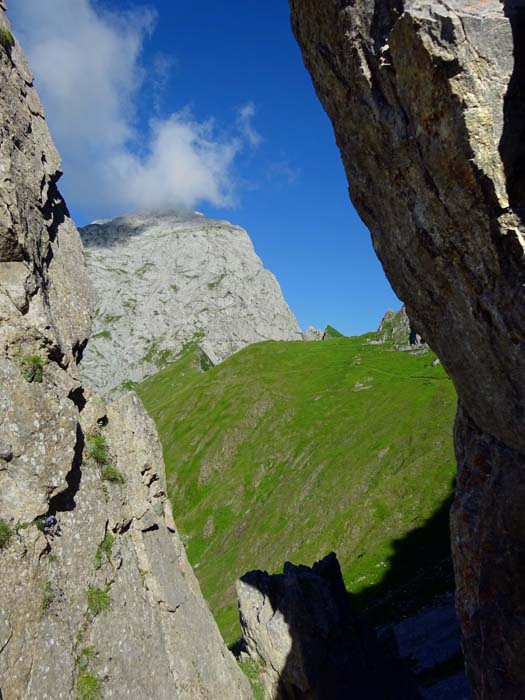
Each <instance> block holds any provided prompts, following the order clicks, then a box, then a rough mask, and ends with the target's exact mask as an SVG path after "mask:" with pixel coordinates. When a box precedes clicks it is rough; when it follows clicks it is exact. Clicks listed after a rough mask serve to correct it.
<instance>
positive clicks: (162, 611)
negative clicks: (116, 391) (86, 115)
mask: <svg viewBox="0 0 525 700" xmlns="http://www.w3.org/2000/svg"><path fill="white" fill-rule="evenodd" d="M2 9H3V8H2ZM0 31H1V32H2V40H1V41H0V115H1V120H0V320H1V323H0V524H1V533H2V537H1V538H0V698H2V700H74V699H75V698H86V697H90V698H93V697H100V698H103V697H105V698H114V699H115V700H124V699H125V698H130V697H135V698H152V699H153V698H155V700H176V699H179V700H219V699H221V700H222V699H223V698H224V699H226V698H228V699H230V698H231V700H248V698H250V697H251V691H250V689H249V684H248V682H247V680H246V679H245V678H244V676H243V675H242V674H241V672H240V670H239V669H238V667H237V665H236V663H235V661H234V659H233V656H232V655H231V654H230V653H229V652H228V651H227V650H226V648H225V647H224V644H223V642H222V640H221V637H220V634H219V631H218V629H217V627H216V625H215V622H214V621H213V619H212V617H211V614H210V612H209V610H208V608H207V606H206V604H205V602H204V599H203V598H202V596H201V593H200V589H199V586H198V584H197V581H196V579H195V577H194V575H193V572H192V570H191V568H190V566H189V564H188V561H187V558H186V554H185V551H184V547H183V546H182V544H181V541H180V538H179V536H178V534H177V531H176V529H175V525H174V523H173V519H172V515H171V509H170V506H169V503H168V501H167V498H166V486H165V475H164V465H163V461H162V449H161V446H160V443H159V440H158V436H157V433H156V430H155V427H154V425H153V423H152V421H151V420H150V419H149V417H148V416H147V414H146V412H145V410H144V409H143V407H142V405H141V403H140V401H139V399H138V398H137V397H136V396H135V395H134V394H127V395H126V396H124V397H122V398H121V399H120V400H119V401H118V402H117V403H112V404H109V405H106V404H105V403H104V402H103V401H102V399H100V398H98V397H97V396H96V395H93V394H91V393H90V392H89V391H87V390H85V389H84V388H83V386H82V384H81V382H80V380H79V372H78V366H77V361H78V360H79V359H80V356H81V353H82V349H83V347H84V345H85V342H86V339H87V337H88V334H89V328H90V321H91V314H92V299H93V296H92V292H91V289H90V285H89V283H88V278H87V273H86V270H85V266H84V261H83V252H82V246H81V242H80V238H79V235H78V232H77V230H76V228H75V226H74V224H73V223H72V221H71V219H70V218H69V215H68V212H67V208H66V206H65V204H64V201H63V199H62V198H61V196H60V194H59V192H58V189H57V187H56V183H57V180H58V178H59V176H60V163H59V159H58V155H57V153H56V150H55V148H54V146H53V143H52V141H51V137H50V135H49V132H48V130H47V127H46V124H45V120H44V116H43V110H42V107H41V105H40V102H39V100H38V97H37V95H36V93H35V91H34V88H33V81H32V77H31V73H30V71H29V68H28V66H27V64H26V62H25V59H24V57H23V55H22V53H21V50H20V48H19V46H18V43H17V42H16V41H15V40H14V39H12V37H11V34H10V27H9V23H8V21H7V19H6V17H5V15H4V13H3V11H0ZM97 440H98V453H97V452H96V449H95V448H96V446H97ZM49 516H54V517H56V518H57V520H58V525H59V532H55V533H54V534H52V533H51V532H49V531H48V532H45V531H44V529H43V527H44V525H43V519H44V518H47V517H49ZM88 689H90V694H87V690H88Z"/></svg>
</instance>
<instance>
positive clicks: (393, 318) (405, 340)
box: [374, 306, 425, 349]
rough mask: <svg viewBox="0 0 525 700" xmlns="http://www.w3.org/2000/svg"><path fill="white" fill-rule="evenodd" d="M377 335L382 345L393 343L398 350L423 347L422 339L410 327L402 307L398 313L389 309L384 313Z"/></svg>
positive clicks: (404, 309) (405, 311)
mask: <svg viewBox="0 0 525 700" xmlns="http://www.w3.org/2000/svg"><path fill="white" fill-rule="evenodd" d="M377 335H378V338H379V340H380V341H381V342H382V343H394V345H396V347H397V348H398V349H400V348H402V349H405V348H411V347H412V348H413V347H420V346H422V345H425V341H424V340H423V338H422V337H421V336H420V335H419V333H418V332H417V331H416V330H415V329H414V328H413V327H412V324H411V323H410V319H409V318H408V314H407V310H406V308H405V307H404V306H403V307H402V308H401V309H400V310H399V311H392V310H391V309H389V310H388V311H387V312H386V314H385V315H384V316H383V318H382V319H381V323H380V324H379V328H378V329H377ZM374 342H377V341H374Z"/></svg>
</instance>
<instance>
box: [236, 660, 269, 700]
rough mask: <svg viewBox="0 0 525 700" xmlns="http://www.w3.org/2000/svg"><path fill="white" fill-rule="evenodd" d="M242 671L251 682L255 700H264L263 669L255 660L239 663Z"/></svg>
mask: <svg viewBox="0 0 525 700" xmlns="http://www.w3.org/2000/svg"><path fill="white" fill-rule="evenodd" d="M239 666H240V668H241V671H242V672H243V673H244V675H245V676H246V678H247V679H248V680H249V681H250V685H251V686H252V691H253V698H254V700H264V686H263V684H262V682H261V667H260V665H259V664H258V663H257V661H255V660H254V659H248V660H247V661H239Z"/></svg>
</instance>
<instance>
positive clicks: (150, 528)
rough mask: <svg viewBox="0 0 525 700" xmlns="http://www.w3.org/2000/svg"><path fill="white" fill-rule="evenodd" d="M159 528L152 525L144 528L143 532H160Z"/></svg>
mask: <svg viewBox="0 0 525 700" xmlns="http://www.w3.org/2000/svg"><path fill="white" fill-rule="evenodd" d="M158 529H159V526H158V525H157V524H156V523H155V524H154V525H150V526H149V527H145V528H143V530H142V532H155V530H158Z"/></svg>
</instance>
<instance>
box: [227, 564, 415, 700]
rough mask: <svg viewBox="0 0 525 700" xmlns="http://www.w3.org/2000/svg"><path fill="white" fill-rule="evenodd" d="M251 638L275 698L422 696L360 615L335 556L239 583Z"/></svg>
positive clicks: (254, 574)
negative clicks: (309, 565) (348, 591)
mask: <svg viewBox="0 0 525 700" xmlns="http://www.w3.org/2000/svg"><path fill="white" fill-rule="evenodd" d="M237 595H238V600H239V611H240V618H241V627H242V632H243V642H244V645H245V647H246V650H247V653H248V655H249V656H250V657H251V658H252V659H253V660H254V661H255V663H256V664H259V665H261V668H262V671H261V681H262V684H263V687H264V692H265V698H267V699H268V700H289V699H290V698H293V700H336V698H356V699H357V698H359V700H418V699H419V698H420V697H421V696H420V694H419V692H418V690H417V688H416V686H415V684H414V682H413V680H412V679H411V677H410V676H409V674H408V673H407V671H406V670H405V668H404V667H403V666H402V664H401V661H400V660H399V659H398V658H397V657H396V656H395V655H394V654H393V653H392V652H391V651H390V650H389V649H388V646H387V645H386V644H384V643H382V642H380V641H379V640H378V639H377V637H376V635H375V633H374V632H373V631H372V629H371V628H369V627H368V626H367V624H366V623H365V622H364V621H363V620H362V619H361V618H360V617H359V616H358V615H357V614H356V613H355V611H354V610H353V608H352V605H351V603H350V599H349V597H348V594H347V592H346V589H345V585H344V582H343V577H342V576H341V570H340V568H339V563H338V561H337V558H336V556H335V554H330V555H329V556H327V557H325V559H323V560H322V561H319V562H317V563H316V564H314V566H313V567H312V568H311V569H310V568H309V567H307V566H294V565H293V564H289V563H287V564H285V566H284V571H283V573H282V574H276V575H273V576H271V575H269V574H267V573H266V572H264V571H251V572H249V573H247V574H245V575H244V576H243V577H242V578H241V579H240V580H239V581H238V582H237Z"/></svg>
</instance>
